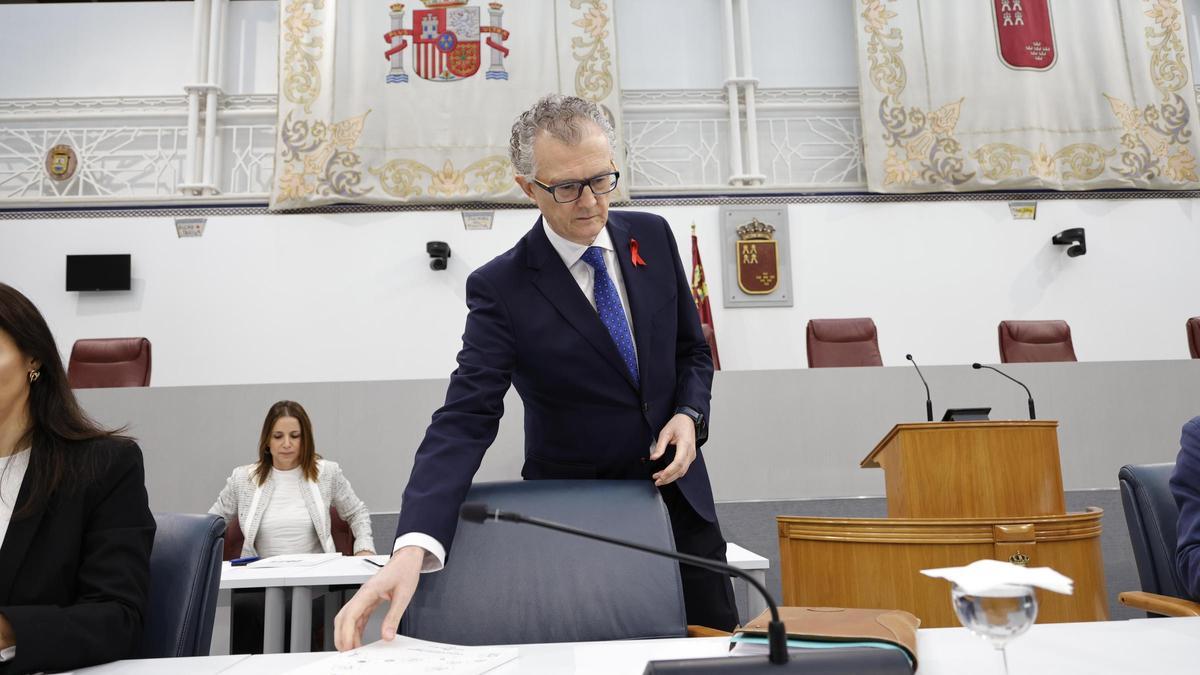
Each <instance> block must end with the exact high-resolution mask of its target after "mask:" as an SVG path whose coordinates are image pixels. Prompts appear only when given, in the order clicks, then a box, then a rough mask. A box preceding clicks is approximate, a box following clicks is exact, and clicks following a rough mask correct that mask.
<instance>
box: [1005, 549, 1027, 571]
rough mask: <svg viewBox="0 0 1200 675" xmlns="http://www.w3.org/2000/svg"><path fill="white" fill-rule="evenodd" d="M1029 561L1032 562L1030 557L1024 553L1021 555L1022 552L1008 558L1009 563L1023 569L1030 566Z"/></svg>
mask: <svg viewBox="0 0 1200 675" xmlns="http://www.w3.org/2000/svg"><path fill="white" fill-rule="evenodd" d="M1029 561H1030V557H1029V556H1027V555H1025V554H1024V553H1021V552H1020V551H1017V552H1016V553H1014V554H1012V555H1011V556H1009V557H1008V562H1010V563H1012V564H1014V565H1020V566H1021V567H1025V566H1026V565H1028V564H1029Z"/></svg>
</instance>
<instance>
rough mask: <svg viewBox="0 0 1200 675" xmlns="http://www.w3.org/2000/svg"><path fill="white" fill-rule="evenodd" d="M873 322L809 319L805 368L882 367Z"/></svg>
mask: <svg viewBox="0 0 1200 675" xmlns="http://www.w3.org/2000/svg"><path fill="white" fill-rule="evenodd" d="M882 365H883V359H882V358H880V356H879V335H878V333H877V332H876V330H875V322H874V321H872V320H871V319H869V318H861V319H812V320H811V321H809V322H808V367H809V368H842V367H847V366H882Z"/></svg>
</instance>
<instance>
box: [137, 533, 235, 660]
mask: <svg viewBox="0 0 1200 675" xmlns="http://www.w3.org/2000/svg"><path fill="white" fill-rule="evenodd" d="M154 521H155V522H156V523H157V525H158V530H157V531H156V532H155V533H154V550H153V552H152V553H151V554H150V600H149V602H148V603H147V604H146V616H145V617H144V620H143V626H142V642H141V645H140V646H139V647H138V651H137V654H136V655H135V658H139V659H150V658H163V657H175V656H208V648H209V643H210V642H211V641H212V630H213V619H214V617H215V616H216V612H217V591H218V590H219V589H220V585H221V550H222V549H223V548H224V546H225V519H224V518H222V517H220V516H213V515H207V514H206V515H196V514H191V513H156V514H154Z"/></svg>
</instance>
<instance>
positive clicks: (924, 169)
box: [855, 0, 1200, 192]
mask: <svg viewBox="0 0 1200 675" xmlns="http://www.w3.org/2000/svg"><path fill="white" fill-rule="evenodd" d="M855 2H856V6H857V12H856V14H857V26H856V29H857V34H858V47H859V49H858V57H859V93H860V100H861V105H862V120H863V152H864V164H865V166H866V169H867V184H868V187H869V188H870V189H871V190H872V191H874V192H959V191H971V190H1008V189H1053V190H1093V189H1099V188H1141V189H1168V190H1180V189H1190V190H1191V189H1197V188H1198V187H1200V176H1198V175H1197V172H1196V157H1197V154H1198V153H1200V144H1198V140H1197V135H1196V134H1197V120H1196V116H1197V108H1196V97H1195V94H1194V92H1193V88H1192V87H1193V82H1192V75H1191V61H1190V57H1189V55H1188V48H1187V35H1186V31H1185V29H1184V16H1183V10H1182V6H1181V2H1180V0H974V1H972V2H966V1H964V0H855Z"/></svg>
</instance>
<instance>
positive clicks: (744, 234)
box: [737, 218, 775, 240]
mask: <svg viewBox="0 0 1200 675" xmlns="http://www.w3.org/2000/svg"><path fill="white" fill-rule="evenodd" d="M774 234H775V226H774V225H768V224H766V223H764V222H762V221H761V220H759V219H758V218H751V219H750V222H748V223H746V224H745V225H742V226H740V227H738V229H737V235H738V239H764V240H767V239H770V238H771V236H772V235H774Z"/></svg>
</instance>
